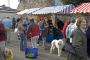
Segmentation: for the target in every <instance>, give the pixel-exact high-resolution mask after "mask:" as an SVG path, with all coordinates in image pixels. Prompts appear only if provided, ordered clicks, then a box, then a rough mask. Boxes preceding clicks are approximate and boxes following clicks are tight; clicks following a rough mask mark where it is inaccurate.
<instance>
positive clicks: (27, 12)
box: [17, 8, 40, 15]
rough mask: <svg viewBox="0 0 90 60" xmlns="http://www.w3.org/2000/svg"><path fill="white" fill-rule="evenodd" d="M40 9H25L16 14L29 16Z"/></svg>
mask: <svg viewBox="0 0 90 60" xmlns="http://www.w3.org/2000/svg"><path fill="white" fill-rule="evenodd" d="M39 9H40V8H30V9H25V10H23V11H20V12H18V13H17V14H18V15H22V14H31V13H32V12H35V11H37V10H39Z"/></svg>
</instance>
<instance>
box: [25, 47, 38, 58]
mask: <svg viewBox="0 0 90 60" xmlns="http://www.w3.org/2000/svg"><path fill="white" fill-rule="evenodd" d="M37 56H38V48H25V57H26V58H37Z"/></svg>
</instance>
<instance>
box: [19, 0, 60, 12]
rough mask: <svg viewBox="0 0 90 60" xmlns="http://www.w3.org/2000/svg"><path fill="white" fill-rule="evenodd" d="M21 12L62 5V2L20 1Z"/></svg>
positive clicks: (42, 0) (45, 0)
mask: <svg viewBox="0 0 90 60" xmlns="http://www.w3.org/2000/svg"><path fill="white" fill-rule="evenodd" d="M19 1H20V4H19V6H18V9H19V10H23V9H27V8H37V7H39V8H40V7H48V6H55V5H61V3H60V0H19Z"/></svg>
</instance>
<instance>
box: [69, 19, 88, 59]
mask: <svg viewBox="0 0 90 60" xmlns="http://www.w3.org/2000/svg"><path fill="white" fill-rule="evenodd" d="M76 25H77V28H76V29H75V30H74V32H73V36H72V45H73V47H74V49H75V54H71V53H69V55H68V59H67V60H87V38H86V27H87V22H86V20H85V18H84V17H79V18H78V19H77V24H76Z"/></svg>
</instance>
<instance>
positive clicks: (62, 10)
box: [32, 4, 74, 14]
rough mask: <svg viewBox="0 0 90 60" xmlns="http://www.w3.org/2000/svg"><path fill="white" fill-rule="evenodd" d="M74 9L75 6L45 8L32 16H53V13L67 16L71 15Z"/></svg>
mask: <svg viewBox="0 0 90 60" xmlns="http://www.w3.org/2000/svg"><path fill="white" fill-rule="evenodd" d="M73 8H74V5H72V4H70V5H62V6H52V7H44V8H42V9H40V10H38V11H36V12H33V13H32V14H53V13H62V14H67V13H70V10H71V9H73Z"/></svg>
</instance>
